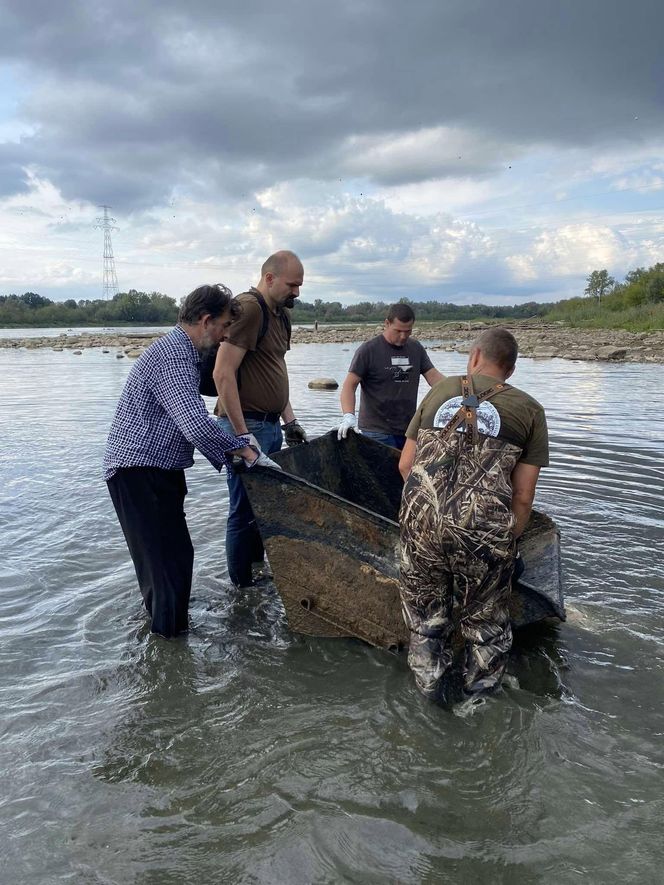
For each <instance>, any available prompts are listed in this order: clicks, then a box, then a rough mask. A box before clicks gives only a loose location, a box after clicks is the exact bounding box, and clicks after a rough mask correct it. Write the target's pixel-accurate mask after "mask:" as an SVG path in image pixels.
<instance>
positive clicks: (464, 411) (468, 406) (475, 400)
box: [440, 375, 510, 443]
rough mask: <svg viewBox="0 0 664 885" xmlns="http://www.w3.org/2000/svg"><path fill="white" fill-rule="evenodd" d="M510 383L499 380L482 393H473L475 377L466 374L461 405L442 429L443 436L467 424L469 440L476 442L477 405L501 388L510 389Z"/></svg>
mask: <svg viewBox="0 0 664 885" xmlns="http://www.w3.org/2000/svg"><path fill="white" fill-rule="evenodd" d="M509 387H510V385H509V384H505V383H503V382H498V384H494V385H493V386H491V387H487V389H486V390H483V391H482V393H480V394H475V393H473V378H472V376H471V375H464V376H463V377H462V379H461V395H462V397H463V399H462V400H461V405H460V406H459V408H458V410H457V412H456V414H454V415H453V416H452V417H451V418H450V420H449V421H448V422H447V424H446V425H445V427H443V428H442V430H441V431H440V434H441V437H442V438H443V439H445V438H446V437H448V436H449V435H450V434H451V433H453V432H454V431H455V430H456V429H457V427H458V426H459V425H460V424H463V423H465V424H466V430H467V431H468V434H469V436H468V437H467V439H468V442H471V443H475V442H476V441H477V407H478V406H479V405H480V403H483V402H484V401H485V400H487V399H491V397H492V396H495V395H496V394H497V393H500V391H501V390H508V389H509Z"/></svg>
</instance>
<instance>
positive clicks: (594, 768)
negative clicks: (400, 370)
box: [0, 345, 664, 885]
mask: <svg viewBox="0 0 664 885" xmlns="http://www.w3.org/2000/svg"><path fill="white" fill-rule="evenodd" d="M354 349H355V346H354V345H350V346H349V345H340V346H339V345H320V346H316V345H306V346H305V345H300V346H294V347H293V350H292V351H291V352H290V354H289V357H288V358H289V364H290V369H291V378H292V386H293V390H292V400H293V403H294V405H295V407H296V413H297V414H298V417H299V419H300V421H301V422H302V424H303V426H305V428H306V429H307V431H308V432H309V433H310V434H312V435H317V434H319V433H322V432H324V431H326V430H328V429H329V428H331V427H333V426H335V424H336V423H337V421H338V418H339V405H338V392H326V391H311V390H309V389H308V388H307V382H308V381H309V380H310V379H311V378H312V377H317V376H323V375H324V376H332V377H336V378H337V379H338V380H339V381H341V380H342V378H343V376H344V375H345V372H346V370H347V366H348V364H349V362H350V358H351V355H352V351H353V350H354ZM432 356H433V358H434V362H435V364H436V366H437V367H438V368H439V369H441V371H443V372H444V373H452V372H458V371H460V370H461V369H463V367H464V365H465V359H464V357H462V356H461V355H458V354H447V353H441V352H435V353H432ZM129 368H130V364H129V362H128V361H126V360H115V359H114V358H113V355H112V354H109V355H103V354H101V352H99V351H85V352H84V353H83V355H82V356H80V357H73V356H72V355H71V354H70V353H67V352H63V353H53V352H50V351H16V352H10V351H0V369H1V370H2V373H1V375H0V378H1V380H0V388H1V393H2V402H3V408H2V410H1V412H0V422H1V426H0V431H1V432H0V471H1V477H0V478H1V480H2V486H1V488H2V492H1V495H2V497H1V503H0V527H1V528H2V534H3V541H4V543H3V557H2V559H1V560H0V571H1V574H2V583H1V585H0V586H1V588H2V603H3V605H2V609H1V610H0V673H1V676H2V678H1V681H0V702H1V703H2V709H3V718H2V741H1V742H0V766H1V770H2V771H3V774H4V777H3V789H2V791H1V793H0V829H1V831H2V833H3V835H5V836H6V838H4V839H3V847H4V848H5V867H6V870H8V871H10V873H11V874H10V876H9V878H7V879H6V880H7V881H11V882H16V883H23V882H25V883H27V882H34V883H43V882H51V881H52V882H56V881H58V882H59V881H75V882H79V881H80V882H139V883H160V885H161V883H171V882H172V883H181V882H205V881H219V880H225V881H247V882H249V881H251V882H338V881H354V882H385V881H396V882H423V881H449V882H469V881H489V880H490V881H499V882H503V881H504V882H508V881H509V882H510V883H512V882H515V883H526V882H528V883H530V882H540V881H555V882H568V881H569V882H572V881H577V880H578V879H580V878H581V877H585V878H586V880H587V881H590V882H601V883H606V882H622V881H637V880H639V881H644V882H650V881H653V882H654V881H657V880H658V875H657V872H658V863H659V861H660V860H662V859H664V858H662V856H661V855H662V850H661V848H660V844H661V842H660V832H659V831H660V822H661V818H662V811H663V810H664V808H663V805H664V800H663V799H662V795H661V793H662V791H661V777H662V766H663V765H664V754H663V753H662V732H663V729H662V725H661V713H660V711H661V704H662V701H663V700H664V698H663V691H662V669H663V663H664V661H663V658H664V653H663V652H662V647H663V644H662V643H663V639H664V605H663V602H664V565H663V564H662V558H661V552H662V545H661V539H662V523H663V518H662V503H663V495H662V479H663V475H662V474H663V472H664V469H663V463H664V459H663V458H662V448H663V443H662V440H663V439H664V408H663V406H664V392H663V391H664V385H663V384H662V382H663V381H664V377H663V374H664V370H663V369H662V367H660V366H639V365H625V366H620V365H608V364H601V363H571V362H565V361H561V360H552V361H547V362H533V361H528V360H523V361H522V362H521V363H520V364H519V366H518V369H517V373H516V375H515V378H514V382H515V383H516V384H517V385H519V386H522V387H524V388H526V389H528V391H529V392H531V393H532V394H533V395H534V396H535V397H536V398H538V399H539V400H540V401H541V402H542V403H543V404H544V405H545V407H546V409H547V414H548V418H549V426H550V432H551V440H552V464H551V467H550V468H549V469H548V470H545V471H543V474H542V479H541V483H540V486H539V489H538V506H539V507H540V508H541V509H543V510H545V511H547V512H548V513H550V514H551V515H552V516H553V517H554V518H555V519H556V521H557V522H558V524H559V526H560V528H561V530H562V535H563V554H564V568H565V583H566V592H567V599H568V606H569V613H570V617H569V621H568V622H567V623H566V624H562V625H558V626H557V627H550V628H544V629H543V628H538V629H537V630H529V631H522V632H521V633H520V634H519V636H518V641H517V644H516V646H515V649H514V653H513V655H512V659H511V662H510V667H509V679H508V681H507V684H506V687H505V691H504V693H503V694H502V696H500V697H496V698H494V699H492V700H491V701H490V702H489V703H487V704H486V705H484V706H483V707H481V708H480V709H479V710H476V711H473V712H472V715H467V714H466V713H465V712H464V711H462V710H461V711H457V715H455V714H453V713H449V712H445V711H442V710H440V709H438V708H437V707H435V706H432V705H430V704H427V703H426V702H424V701H423V700H422V699H421V698H420V697H419V696H418V695H417V693H416V692H415V689H414V687H413V685H412V680H411V678H410V676H409V674H408V672H407V669H406V666H405V661H404V659H403V657H397V656H394V655H389V654H386V653H384V652H382V651H379V650H376V649H372V648H369V647H367V646H365V645H364V644H362V643H360V642H354V641H337V640H322V639H314V638H310V637H301V636H295V635H292V634H291V633H290V632H289V630H288V625H287V623H286V622H285V620H284V615H283V609H282V606H281V604H280V600H279V598H278V597H277V596H275V595H274V594H270V593H269V592H267V591H266V590H261V589H256V588H254V589H252V590H251V591H249V592H246V593H243V594H239V593H238V592H236V591H234V590H233V589H232V588H231V587H230V585H229V584H228V581H227V573H226V567H225V562H224V557H223V533H224V520H225V513H226V509H227V500H228V499H227V492H226V484H225V481H224V479H223V477H218V476H217V475H216V474H215V473H214V471H212V469H211V468H210V467H209V465H207V464H206V462H204V460H203V459H200V460H199V463H197V464H196V466H195V467H194V468H193V469H192V470H191V471H190V473H189V477H190V478H189V488H190V495H189V499H188V502H187V513H188V519H189V522H190V527H191V533H192V537H193V540H194V544H195V547H196V565H195V585H194V593H193V599H192V607H191V616H192V631H191V634H190V636H189V637H188V638H187V639H186V640H177V641H171V642H166V641H164V640H161V639H159V638H158V637H154V636H149V635H147V633H146V629H145V620H144V618H143V616H142V613H141V609H140V605H139V594H138V591H137V589H136V587H135V579H134V575H133V569H132V566H131V562H130V561H129V558H128V555H127V553H126V549H125V547H124V542H123V540H122V536H121V533H120V530H119V528H118V526H117V524H116V522H115V518H114V515H113V512H112V507H111V505H110V500H109V499H108V496H107V492H106V489H105V486H104V484H103V483H102V482H101V468H100V464H101V456H102V452H103V446H104V441H105V436H106V431H107V428H108V425H109V422H110V419H111V416H112V412H113V409H114V407H115V403H116V401H117V398H118V396H119V394H120V391H121V389H122V385H123V383H124V379H125V377H126V374H127V372H128V370H129ZM422 393H424V390H422ZM635 398H636V399H638V401H639V402H640V403H647V408H635V405H634V402H635Z"/></svg>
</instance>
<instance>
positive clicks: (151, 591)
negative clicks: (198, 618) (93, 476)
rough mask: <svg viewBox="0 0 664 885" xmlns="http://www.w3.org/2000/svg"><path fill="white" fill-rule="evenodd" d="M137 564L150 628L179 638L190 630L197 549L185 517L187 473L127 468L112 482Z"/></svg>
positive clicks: (110, 488) (130, 551)
mask: <svg viewBox="0 0 664 885" xmlns="http://www.w3.org/2000/svg"><path fill="white" fill-rule="evenodd" d="M107 485H108V491H109V493H110V495H111V500H112V501H113V506H114V507H115V512H116V513H117V515H118V519H119V521H120V525H121V526H122V531H123V532H124V536H125V540H126V542H127V547H128V548H129V553H130V554H131V558H132V560H133V562H134V568H135V569H136V577H137V578H138V586H139V587H140V590H141V593H142V595H143V602H144V603H145V608H146V609H147V610H148V613H149V615H150V618H151V624H150V629H151V630H152V632H153V633H160V634H161V635H162V636H175V635H176V634H178V633H181V632H182V631H184V630H186V629H187V626H188V621H187V611H188V608H189V595H190V593H191V578H192V572H193V565H194V548H193V546H192V543H191V538H190V537H189V529H188V528H187V521H186V519H185V513H184V509H183V507H184V499H185V495H186V494H187V483H186V481H185V478H184V470H162V469H161V468H159V467H125V468H121V469H120V470H118V471H117V473H115V474H114V475H113V476H112V477H111V478H110V479H109V480H108V482H107Z"/></svg>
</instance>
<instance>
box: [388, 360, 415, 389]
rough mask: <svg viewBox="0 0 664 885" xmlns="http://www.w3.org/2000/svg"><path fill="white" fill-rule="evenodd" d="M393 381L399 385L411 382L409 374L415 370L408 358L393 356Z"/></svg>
mask: <svg viewBox="0 0 664 885" xmlns="http://www.w3.org/2000/svg"><path fill="white" fill-rule="evenodd" d="M391 362H392V365H391V370H392V380H393V381H396V382H397V384H401V383H403V382H404V381H408V380H409V377H410V376H409V374H408V373H409V372H410V370H411V369H412V368H413V367H412V366H411V364H410V360H409V359H408V357H407V356H393V357H392V358H391Z"/></svg>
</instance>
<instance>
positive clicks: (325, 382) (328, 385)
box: [308, 378, 339, 390]
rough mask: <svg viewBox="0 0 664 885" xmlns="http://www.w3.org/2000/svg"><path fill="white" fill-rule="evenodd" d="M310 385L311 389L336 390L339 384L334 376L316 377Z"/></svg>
mask: <svg viewBox="0 0 664 885" xmlns="http://www.w3.org/2000/svg"><path fill="white" fill-rule="evenodd" d="M308 386H309V387H310V388H311V390H336V389H337V387H338V386H339V384H338V383H337V382H336V381H335V380H334V378H314V379H313V380H312V381H310V382H309V385H308Z"/></svg>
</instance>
